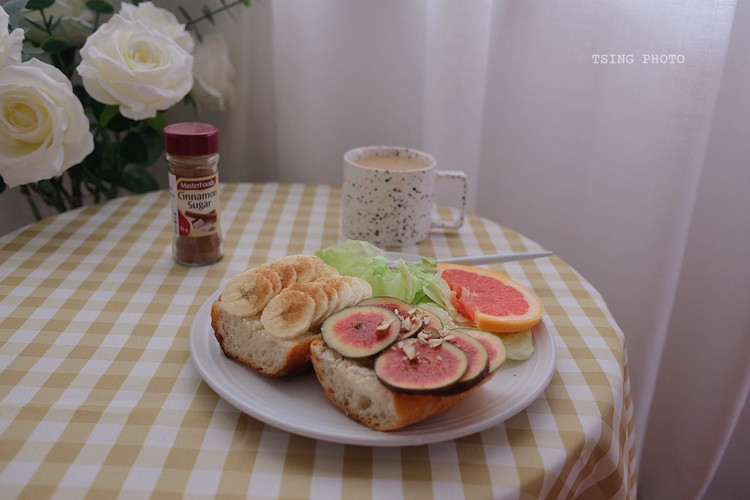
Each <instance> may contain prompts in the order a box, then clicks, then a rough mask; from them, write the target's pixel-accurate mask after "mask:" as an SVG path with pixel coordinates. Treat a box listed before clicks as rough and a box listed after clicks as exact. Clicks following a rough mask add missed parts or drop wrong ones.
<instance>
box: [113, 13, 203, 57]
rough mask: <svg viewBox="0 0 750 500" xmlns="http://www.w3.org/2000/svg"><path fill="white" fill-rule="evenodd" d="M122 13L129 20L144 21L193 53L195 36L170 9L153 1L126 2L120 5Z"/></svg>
mask: <svg viewBox="0 0 750 500" xmlns="http://www.w3.org/2000/svg"><path fill="white" fill-rule="evenodd" d="M120 15H121V16H122V17H124V18H125V19H127V20H128V21H133V22H135V23H143V24H145V25H146V26H148V27H149V28H153V29H156V30H159V31H160V32H161V33H164V34H165V35H167V36H168V37H170V38H172V39H174V41H175V42H177V43H179V44H180V46H181V47H182V48H183V49H185V50H187V51H188V52H190V53H191V54H192V53H193V45H194V42H193V37H192V36H190V33H188V32H187V31H185V25H184V24H181V23H180V22H179V21H178V20H177V16H175V15H174V14H172V13H171V12H169V11H168V10H166V9H161V8H159V7H156V6H155V5H154V4H153V3H151V2H143V3H141V4H139V5H138V6H135V5H133V4H129V3H124V4H122V5H121V6H120Z"/></svg>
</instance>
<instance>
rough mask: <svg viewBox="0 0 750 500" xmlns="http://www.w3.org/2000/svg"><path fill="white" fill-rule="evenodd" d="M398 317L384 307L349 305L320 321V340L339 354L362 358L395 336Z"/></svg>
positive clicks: (381, 348)
mask: <svg viewBox="0 0 750 500" xmlns="http://www.w3.org/2000/svg"><path fill="white" fill-rule="evenodd" d="M400 330H401V318H400V317H399V316H398V315H397V314H396V313H394V312H393V311H391V310H390V309H386V308H385V307H377V306H367V305H364V306H361V305H356V306H350V307H347V308H345V309H341V310H340V311H337V312H335V313H333V314H331V315H330V316H328V318H326V319H325V321H323V324H322V325H321V326H320V332H321V334H322V335H323V340H325V341H326V343H327V344H328V345H329V346H331V347H332V348H333V349H335V350H336V351H338V352H339V354H341V355H342V356H346V357H349V358H365V357H367V356H372V355H373V354H376V353H378V352H380V351H382V350H383V349H385V348H386V347H388V346H389V345H391V344H392V343H393V342H395V341H396V339H397V338H398V334H399V331H400Z"/></svg>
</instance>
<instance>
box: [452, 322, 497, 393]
mask: <svg viewBox="0 0 750 500" xmlns="http://www.w3.org/2000/svg"><path fill="white" fill-rule="evenodd" d="M443 341H444V342H448V343H450V344H452V345H455V346H456V347H458V348H459V349H461V350H462V351H464V353H466V356H467V358H468V360H469V365H468V367H467V368H466V372H465V373H464V375H463V376H462V377H461V378H460V379H459V381H458V382H457V383H456V384H455V385H453V386H452V387H449V388H447V389H446V390H445V391H443V392H441V394H458V393H459V392H464V391H466V390H468V389H471V388H472V387H474V386H475V385H476V384H478V383H479V382H481V381H482V380H484V378H485V377H487V375H489V374H490V355H489V353H488V352H487V349H485V348H484V345H483V344H482V343H481V342H480V341H478V340H477V339H475V338H474V337H472V336H471V335H469V334H468V333H464V332H461V331H457V330H446V331H445V333H444V336H443Z"/></svg>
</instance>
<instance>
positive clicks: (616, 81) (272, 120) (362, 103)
mask: <svg viewBox="0 0 750 500" xmlns="http://www.w3.org/2000/svg"><path fill="white" fill-rule="evenodd" d="M156 3H157V5H165V6H174V5H177V4H179V3H180V2H176V1H165V2H159V1H156ZM218 21H219V24H218V26H217V27H215V28H210V29H213V30H215V31H220V32H221V33H223V34H224V35H225V36H226V37H227V38H228V39H229V40H230V42H231V45H232V47H233V58H234V60H235V61H236V63H237V66H238V86H239V88H240V89H241V92H240V95H239V97H238V100H237V102H236V104H235V106H234V107H233V108H232V109H231V110H230V111H229V112H227V113H202V114H201V115H200V116H199V117H198V118H199V119H201V120H205V121H211V122H213V123H216V124H217V125H219V127H220V129H221V131H222V132H221V133H222V139H221V141H222V146H221V149H222V159H221V166H220V169H221V176H222V180H223V181H225V182H226V181H298V182H311V183H328V184H339V183H340V181H341V175H340V171H341V157H342V154H343V153H344V151H346V150H347V149H350V148H353V147H357V146H363V145H372V144H394V145H404V146H412V147H417V148H420V149H424V150H426V151H428V152H430V153H432V154H433V155H435V156H436V157H437V159H438V162H439V163H440V165H441V166H442V167H443V168H446V169H462V170H465V171H466V172H468V173H469V176H470V178H471V181H470V192H469V205H470V208H471V210H472V211H473V212H475V213H478V214H479V215H482V216H485V217H488V218H490V219H493V220H495V221H497V222H498V223H501V224H503V225H506V226H508V227H511V228H513V229H515V230H518V231H520V232H522V233H524V234H525V235H527V236H529V237H531V238H533V239H535V240H536V241H538V242H539V243H541V244H542V245H544V246H545V247H547V248H549V249H551V250H554V251H555V252H556V253H557V254H558V255H559V256H560V257H562V258H563V259H565V260H566V261H567V262H569V263H570V264H571V265H573V266H574V267H575V268H576V269H577V270H578V271H580V272H581V273H582V274H583V275H584V276H585V277H586V278H587V279H588V280H589V281H590V282H591V283H592V284H593V285H594V286H595V287H597V288H598V290H599V291H600V292H601V293H602V294H603V296H604V297H605V299H606V300H607V302H608V304H609V306H610V309H611V311H612V313H613V314H614V316H615V318H616V319H617V320H618V323H619V324H620V326H621V328H622V330H623V331H624V333H625V336H626V339H627V347H628V351H629V352H628V354H629V359H630V373H631V377H632V385H633V393H634V400H635V412H636V432H637V446H638V456H639V463H640V472H639V495H640V497H641V498H643V499H656V498H658V499H661V498H680V499H682V498H700V497H705V498H743V497H744V495H745V494H746V492H747V491H750V474H747V471H746V468H747V463H748V461H749V459H750V451H749V450H750V410H749V409H748V391H749V390H750V363H748V361H749V360H750V342H749V341H748V334H750V307H748V305H749V304H750V203H749V202H748V201H747V200H748V196H747V194H748V193H750V168H748V167H747V166H746V165H747V164H748V162H749V160H750V127H749V126H748V117H750V91H749V90H748V89H750V69H748V68H749V67H750V64H748V62H750V5H748V3H747V2H737V1H736V0H733V1H732V0H713V1H705V0H665V1H659V2H653V1H647V0H600V1H598V2H592V1H587V0H544V1H525V2H521V1H512V0H506V1H499V0H498V1H489V0H485V1H479V0H475V1H471V2H469V1H440V2H438V1H430V0H407V1H404V0H379V1H371V0H370V1H368V0H254V1H253V2H252V7H251V8H250V9H248V10H246V11H239V12H238V11H235V17H234V18H232V17H229V16H223V17H220V18H218ZM601 55H606V56H607V57H606V59H607V61H608V62H612V61H613V60H614V62H615V63H616V64H601V62H602V58H601V57H599V56H601ZM613 56H614V57H613ZM631 56H632V59H631ZM670 56H672V57H671V58H670ZM654 57H656V59H655V60H654ZM670 59H671V60H672V61H674V64H672V63H670ZM597 60H598V61H599V64H597ZM660 61H661V62H660ZM618 62H621V63H618ZM171 116H172V118H173V119H183V118H187V119H194V118H196V117H195V116H193V115H192V114H191V113H190V112H188V111H184V110H183V111H178V112H172V115H171ZM451 194H452V193H449V192H446V193H442V199H443V200H445V202H446V203H450V201H451V199H450V197H451Z"/></svg>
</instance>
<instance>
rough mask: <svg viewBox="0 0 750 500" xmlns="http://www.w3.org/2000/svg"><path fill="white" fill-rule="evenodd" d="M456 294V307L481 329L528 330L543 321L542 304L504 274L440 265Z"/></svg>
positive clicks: (468, 267) (528, 291) (499, 331)
mask: <svg viewBox="0 0 750 500" xmlns="http://www.w3.org/2000/svg"><path fill="white" fill-rule="evenodd" d="M438 269H439V270H441V271H442V272H443V274H442V277H443V279H444V280H445V281H446V282H447V283H448V286H450V288H451V290H452V291H453V292H454V293H455V295H454V297H453V305H454V306H455V307H456V309H457V310H458V312H460V313H461V314H463V315H464V316H466V317H467V318H468V319H470V320H471V321H472V322H473V323H474V326H476V327H477V328H478V329H480V330H484V331H486V332H493V333H509V332H518V331H521V330H527V329H529V328H532V327H533V326H534V325H536V324H537V323H539V321H540V320H541V319H542V312H543V308H542V303H541V302H539V299H538V298H537V297H536V295H534V294H533V293H532V292H531V291H530V290H528V289H526V288H525V287H524V286H522V285H520V284H519V283H516V282H515V281H513V280H512V279H510V278H509V277H507V276H505V275H504V274H500V273H498V272H495V271H490V270H489V269H483V268H480V267H472V266H464V265H461V264H445V263H441V264H438Z"/></svg>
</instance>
